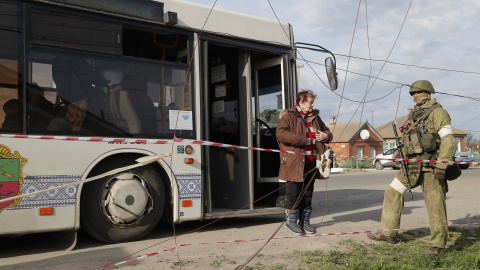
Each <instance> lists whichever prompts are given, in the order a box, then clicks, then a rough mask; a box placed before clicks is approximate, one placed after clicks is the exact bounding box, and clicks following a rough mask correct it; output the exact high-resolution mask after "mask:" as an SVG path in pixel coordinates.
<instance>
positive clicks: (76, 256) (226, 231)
mask: <svg viewBox="0 0 480 270" xmlns="http://www.w3.org/2000/svg"><path fill="white" fill-rule="evenodd" d="M396 172H397V171H394V170H391V169H385V170H382V171H376V170H368V171H363V172H348V173H342V174H334V175H332V176H331V178H330V179H329V180H327V181H317V182H316V184H315V193H314V211H313V217H312V220H311V223H312V225H313V226H315V227H317V230H318V233H319V234H323V233H342V232H362V231H366V230H379V229H381V228H380V216H381V209H382V201H383V193H384V191H385V189H386V187H387V186H388V185H389V184H390V182H391V181H392V179H393V177H394V176H395V174H396ZM462 172H463V174H462V176H461V177H460V178H459V179H457V180H455V181H451V182H449V187H450V191H449V192H448V193H447V210H448V218H449V224H468V223H478V222H480V201H479V200H478V194H479V192H480V182H479V181H480V168H469V169H468V170H463V171H462ZM283 218H284V217H283V215H274V216H263V217H251V218H230V219H223V220H220V221H218V222H216V223H213V224H210V225H208V226H206V227H204V228H202V229H200V230H198V231H196V232H193V233H188V234H185V233H186V232H190V231H192V230H195V229H198V228H200V227H201V226H204V225H207V224H209V223H210V222H211V221H203V222H187V223H184V224H177V225H175V226H173V225H167V224H162V225H159V226H158V228H157V229H156V230H155V231H154V233H153V234H151V235H150V236H149V237H148V238H147V239H145V240H143V241H139V242H131V243H122V244H110V245H108V244H104V243H100V242H97V241H95V240H93V239H91V238H90V237H88V236H87V235H85V234H84V233H83V232H82V231H80V232H79V234H78V242H77V245H76V247H75V249H74V250H72V251H65V250H63V248H64V246H65V243H64V241H62V239H64V235H63V234H61V233H48V234H37V235H25V236H21V237H16V238H0V241H1V245H0V269H99V268H102V267H104V266H106V265H109V264H111V263H115V262H122V261H126V260H128V259H132V258H136V257H138V256H144V255H147V254H150V253H152V252H159V254H157V255H152V256H147V257H144V258H141V259H137V260H135V261H134V262H128V263H125V264H123V265H119V266H117V267H116V268H115V269H187V270H188V269H234V268H235V267H237V266H238V265H240V264H242V263H244V262H246V261H247V260H248V258H249V257H250V256H252V255H255V253H256V252H260V254H261V255H260V256H257V257H256V258H255V259H254V260H252V261H251V262H250V263H249V264H248V265H249V266H252V265H254V264H255V263H259V262H263V263H269V264H273V263H279V262H284V263H285V262H286V263H288V257H286V256H285V254H288V253H290V252H291V251H293V250H301V251H306V250H315V249H322V250H330V249H334V248H338V244H337V243H338V242H339V241H340V240H345V239H353V240H355V241H360V242H361V241H363V242H369V241H371V240H369V239H367V238H366V236H365V235H364V234H359V235H353V234H350V235H337V236H315V237H308V238H304V237H292V236H293V235H292V234H290V233H288V232H287V231H285V230H284V229H283V228H282V221H283ZM401 227H402V228H404V229H409V228H418V227H428V218H427V213H426V209H425V205H424V202H423V196H422V193H421V189H420V188H416V189H414V190H413V200H410V198H409V197H408V193H406V194H405V209H404V211H403V216H402V224H401ZM174 229H175V234H174V233H173V231H174ZM277 229H279V230H278V232H276V231H277ZM173 235H176V236H177V237H176V238H172V236H173ZM273 236H274V237H275V239H272V240H271V241H269V242H268V243H267V239H269V238H270V237H273ZM252 239H258V240H254V241H248V242H233V241H234V240H252ZM221 241H227V243H222V244H221V243H219V242H221ZM200 243H208V244H200ZM181 244H191V245H188V246H180V245H181ZM265 244H266V245H265ZM176 245H178V246H179V249H178V250H177V251H176V252H175V251H173V252H172V251H164V250H167V249H171V248H173V247H175V246H176ZM264 245H265V246H264ZM263 246H264V247H263ZM179 261H181V262H182V267H180V265H179ZM112 269H113V268H112Z"/></svg>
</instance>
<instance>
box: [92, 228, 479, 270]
mask: <svg viewBox="0 0 480 270" xmlns="http://www.w3.org/2000/svg"><path fill="white" fill-rule="evenodd" d="M478 225H480V223H466V224H452V225H447V226H451V227H466V226H478ZM426 228H431V227H430V226H424V227H415V228H406V229H392V230H372V231H358V232H333V233H318V234H311V235H300V236H285V237H274V238H272V239H275V240H281V239H292V238H302V237H304V238H305V237H320V236H335V235H357V234H368V233H379V232H391V231H403V230H405V231H408V230H417V229H426ZM263 240H265V241H266V240H268V239H262V238H255V239H247V240H231V241H219V242H205V243H196V244H181V245H178V247H188V246H198V245H212V244H227V243H247V242H256V241H263ZM175 250H177V247H172V248H169V249H164V250H161V251H157V252H153V253H149V254H146V255H143V256H139V257H136V258H133V259H129V260H126V261H122V262H117V263H113V264H109V265H105V266H103V267H102V268H100V270H104V269H109V268H112V267H116V266H119V265H122V264H126V263H130V262H134V261H138V260H141V259H145V258H148V257H151V256H155V255H159V254H160V253H163V252H167V251H175Z"/></svg>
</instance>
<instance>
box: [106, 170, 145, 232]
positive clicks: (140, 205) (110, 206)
mask: <svg viewBox="0 0 480 270" xmlns="http://www.w3.org/2000/svg"><path fill="white" fill-rule="evenodd" d="M106 190H107V194H106V197H104V198H105V205H104V206H105V207H104V208H103V209H104V211H106V213H105V214H106V215H107V216H108V217H109V219H110V221H111V222H112V223H114V224H116V225H125V224H130V223H135V222H136V221H139V220H141V219H142V217H143V215H144V213H145V211H147V210H149V209H148V207H149V205H151V203H150V202H151V196H150V194H149V193H148V191H147V189H146V188H145V186H144V184H143V181H142V179H141V176H139V175H136V174H133V173H122V174H120V175H117V176H115V177H114V178H112V179H111V181H108V182H107V185H106Z"/></svg>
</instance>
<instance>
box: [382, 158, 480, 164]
mask: <svg viewBox="0 0 480 270" xmlns="http://www.w3.org/2000/svg"><path fill="white" fill-rule="evenodd" d="M375 159H376V160H389V161H395V162H401V161H405V162H422V163H444V164H465V165H478V164H480V163H479V162H470V161H446V160H428V159H409V158H404V159H402V158H375Z"/></svg>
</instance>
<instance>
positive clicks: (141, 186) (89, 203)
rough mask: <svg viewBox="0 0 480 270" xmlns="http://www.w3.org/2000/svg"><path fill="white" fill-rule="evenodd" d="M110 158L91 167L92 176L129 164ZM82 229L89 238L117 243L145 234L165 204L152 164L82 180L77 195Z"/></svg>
mask: <svg viewBox="0 0 480 270" xmlns="http://www.w3.org/2000/svg"><path fill="white" fill-rule="evenodd" d="M133 163H134V161H133V160H132V159H127V158H122V159H111V160H107V161H105V163H103V164H100V166H97V167H96V168H94V169H93V170H92V173H91V174H90V175H92V176H95V175H99V174H102V173H105V172H107V171H110V170H113V169H116V168H120V167H124V166H128V165H131V164H133ZM80 205H81V208H80V218H81V219H80V220H81V226H82V228H83V229H84V230H85V231H86V232H87V233H88V234H89V235H90V236H91V237H93V238H95V239H97V240H100V241H103V242H107V243H119V242H128V241H136V240H140V239H142V238H144V237H146V236H147V235H148V234H149V233H150V232H152V231H153V229H155V227H156V226H157V224H158V223H159V221H160V219H161V217H162V214H163V211H164V207H165V188H164V186H163V183H162V179H161V177H160V174H159V173H158V172H157V171H156V170H155V168H154V167H153V166H152V165H145V166H142V167H137V168H134V169H131V170H128V171H124V172H121V173H117V174H114V175H110V176H106V177H104V178H101V179H98V180H94V181H92V182H89V183H86V184H85V185H84V186H83V190H82V195H81V204H80Z"/></svg>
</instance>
